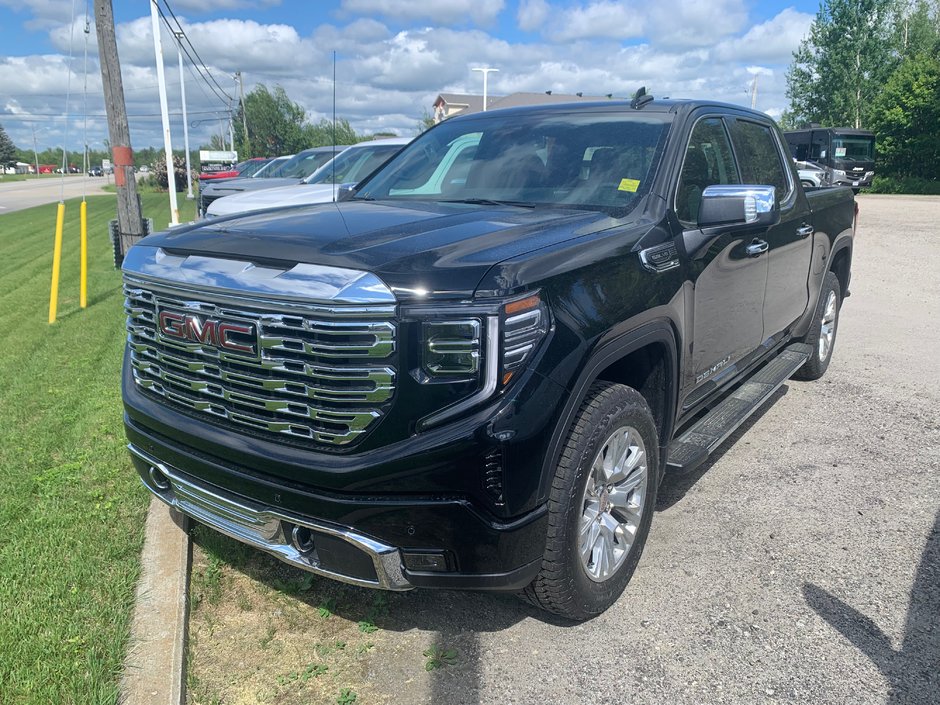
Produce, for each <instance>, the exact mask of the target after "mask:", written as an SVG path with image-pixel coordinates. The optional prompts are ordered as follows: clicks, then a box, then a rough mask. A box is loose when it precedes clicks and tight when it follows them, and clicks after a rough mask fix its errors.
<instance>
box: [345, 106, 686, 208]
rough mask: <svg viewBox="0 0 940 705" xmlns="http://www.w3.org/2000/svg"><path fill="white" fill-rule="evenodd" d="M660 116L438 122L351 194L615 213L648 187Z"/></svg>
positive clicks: (664, 123)
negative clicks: (557, 207)
mask: <svg viewBox="0 0 940 705" xmlns="http://www.w3.org/2000/svg"><path fill="white" fill-rule="evenodd" d="M668 120H669V117H668V115H665V114H660V113H648V114H635V113H633V112H631V113H607V112H604V113H597V112H594V113H587V114H572V113H565V114H559V113H551V114H547V115H536V116H533V115H526V116H525V117H523V118H520V117H519V116H516V115H514V116H503V115H496V114H491V115H489V116H486V117H482V116H481V117H478V118H473V119H469V120H457V121H453V122H443V123H441V124H440V125H439V126H438V127H435V128H434V129H432V130H429V131H428V132H426V133H425V134H424V135H422V136H420V137H418V138H417V139H416V140H415V141H414V142H412V143H411V144H410V145H409V146H408V147H407V148H406V149H405V150H404V151H403V152H402V153H401V154H399V155H398V156H397V157H395V159H393V160H392V161H390V162H389V163H388V164H387V165H386V166H385V167H384V168H383V169H382V170H380V171H379V172H378V173H377V174H376V175H375V176H374V177H373V178H371V179H370V180H369V181H368V182H366V183H365V184H364V185H363V187H362V190H361V191H360V192H359V193H358V194H357V196H356V197H357V198H364V199H395V198H421V199H426V200H435V201H464V202H471V203H473V202H480V201H485V202H511V203H515V204H521V205H539V204H546V205H555V204H558V205H565V206H569V207H574V208H587V209H594V210H605V211H608V210H610V211H622V209H624V208H627V207H629V206H631V205H632V203H633V202H634V200H635V199H636V198H637V195H638V194H640V193H643V192H645V191H646V190H647V189H648V187H649V181H650V179H651V177H652V174H653V166H654V165H655V164H656V163H657V162H658V159H657V158H656V155H657V152H658V150H660V149H661V148H662V144H663V143H664V139H665V135H666V132H667V129H668Z"/></svg>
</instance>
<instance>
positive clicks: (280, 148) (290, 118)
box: [234, 83, 311, 159]
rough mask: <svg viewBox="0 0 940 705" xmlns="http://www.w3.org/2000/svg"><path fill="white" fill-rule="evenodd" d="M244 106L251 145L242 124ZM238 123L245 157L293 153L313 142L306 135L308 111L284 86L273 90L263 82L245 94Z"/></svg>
mask: <svg viewBox="0 0 940 705" xmlns="http://www.w3.org/2000/svg"><path fill="white" fill-rule="evenodd" d="M242 110H244V111H245V116H246V118H247V123H248V130H249V133H250V134H249V137H250V138H251V139H250V143H251V148H250V149H249V146H248V144H247V143H246V140H245V131H244V128H243V127H242V123H243V120H242ZM234 123H235V124H234V131H235V149H236V150H237V151H238V156H239V157H240V158H241V159H247V158H248V157H253V156H260V157H264V156H276V155H279V154H291V153H295V152H299V151H300V150H302V149H306V148H307V147H308V146H311V145H308V144H307V141H306V139H305V137H306V135H305V126H306V124H307V111H306V110H304V108H303V106H302V105H300V104H299V103H295V102H294V101H292V100H291V99H290V98H289V97H288V95H287V92H286V91H285V90H284V89H283V88H281V87H280V86H275V87H274V90H273V91H269V90H268V87H267V86H265V85H264V84H263V83H259V84H258V85H257V86H255V87H254V88H253V89H252V90H251V92H250V93H248V94H247V95H246V96H245V102H244V104H243V105H239V106H238V110H237V111H236V113H235V118H234Z"/></svg>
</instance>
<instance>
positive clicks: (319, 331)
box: [124, 277, 397, 446]
mask: <svg viewBox="0 0 940 705" xmlns="http://www.w3.org/2000/svg"><path fill="white" fill-rule="evenodd" d="M124 296H125V311H126V313H127V332H128V338H127V340H128V346H129V348H130V358H131V365H132V372H133V376H134V381H135V382H136V383H137V385H138V387H139V388H140V389H142V390H143V391H144V392H145V393H146V394H150V395H154V396H158V397H161V398H163V399H165V400H167V401H169V402H171V403H173V404H176V405H179V406H182V407H185V408H186V409H187V410H189V411H191V412H196V413H197V414H198V415H205V417H206V418H208V419H213V420H215V421H216V422H219V423H222V424H230V425H232V426H233V427H236V428H241V429H243V430H249V429H250V430H253V431H255V432H258V433H260V434H261V435H264V436H268V437H278V438H285V437H289V438H291V439H295V440H297V441H299V442H301V443H303V442H309V443H311V444H321V445H327V446H343V445H347V444H349V443H352V442H354V441H356V440H357V439H358V438H360V437H361V436H362V435H363V434H365V433H366V432H367V431H368V430H370V429H371V428H373V427H374V426H375V425H376V424H377V423H378V422H379V420H380V419H381V418H382V417H383V415H384V414H385V413H386V412H387V411H388V407H389V406H390V404H391V402H392V399H393V397H394V394H395V383H396V368H395V359H396V332H397V331H396V324H395V318H394V313H395V307H394V305H368V306H366V305H360V306H357V305H349V306H337V305H329V306H326V305H323V306H321V305H315V304H310V305H300V304H296V303H289V302H288V303H284V304H283V305H278V304H277V303H272V302H270V301H268V300H261V299H257V300H253V299H252V298H251V297H250V296H240V297H238V298H237V299H236V298H233V297H231V296H213V295H211V294H206V293H204V292H198V291H193V292H191V293H190V292H187V293H185V294H183V295H181V291H180V289H178V288H175V287H174V288H173V289H172V290H171V289H167V290H163V289H162V288H161V287H160V286H155V285H151V284H150V283H147V282H142V281H137V280H135V279H134V278H132V277H127V278H125V286H124ZM213 299H215V300H213ZM278 308H280V309H281V310H277V309H278ZM165 312H168V313H169V314H170V315H172V316H174V317H175V318H176V319H183V318H184V317H185V318H186V320H187V321H189V320H192V321H195V323H194V324H192V325H194V326H195V328H193V329H192V331H195V332H192V331H190V336H189V338H182V337H174V336H172V335H168V334H167V332H166V331H167V328H166V326H164V328H163V330H161V326H160V320H161V319H160V316H161V315H164V316H166V315H167V313H165ZM163 320H164V321H165V320H166V319H163ZM219 322H229V323H235V324H238V327H239V328H241V329H242V330H241V331H240V332H237V333H238V335H239V336H240V337H238V338H237V342H238V343H240V344H241V345H242V347H243V348H246V349H247V348H250V350H244V351H234V352H233V351H230V350H225V349H224V348H222V347H219V346H218V340H219V339H215V340H211V335H212V331H210V332H206V331H207V329H208V327H209V326H216V325H220V323H219ZM177 325H179V326H182V325H183V324H177ZM188 330H189V329H188ZM214 330H215V329H214V328H213V331H214ZM249 330H250V331H251V333H250V334H249V333H247V332H246V331H249ZM255 336H256V337H255ZM223 337H224V336H223Z"/></svg>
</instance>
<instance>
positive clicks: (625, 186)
mask: <svg viewBox="0 0 940 705" xmlns="http://www.w3.org/2000/svg"><path fill="white" fill-rule="evenodd" d="M638 188H640V182H639V180H638V179H621V180H620V186H618V187H617V190H618V191H629V192H630V193H636V190H637V189H638Z"/></svg>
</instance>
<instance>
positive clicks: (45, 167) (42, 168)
mask: <svg viewBox="0 0 940 705" xmlns="http://www.w3.org/2000/svg"><path fill="white" fill-rule="evenodd" d="M56 168H57V167H56V165H55V164H40V165H39V173H40V174H51V173H53V172H54V171H55V170H56Z"/></svg>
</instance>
